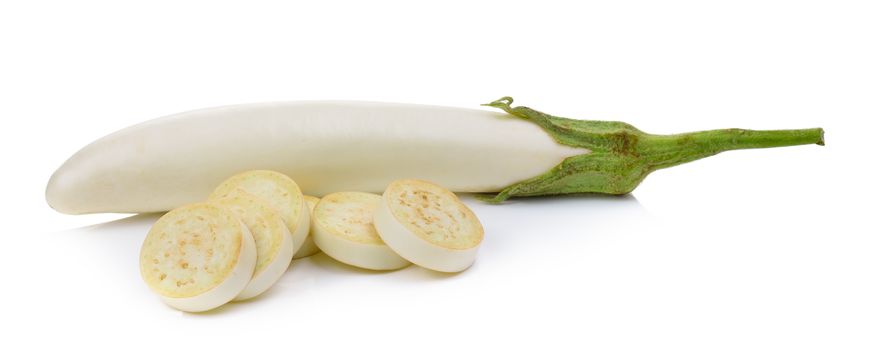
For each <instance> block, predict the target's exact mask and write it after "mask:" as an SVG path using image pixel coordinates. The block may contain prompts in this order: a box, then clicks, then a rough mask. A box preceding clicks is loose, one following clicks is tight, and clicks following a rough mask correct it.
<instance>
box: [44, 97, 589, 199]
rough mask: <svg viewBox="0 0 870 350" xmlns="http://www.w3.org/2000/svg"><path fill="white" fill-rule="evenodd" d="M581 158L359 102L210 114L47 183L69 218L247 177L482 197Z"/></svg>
mask: <svg viewBox="0 0 870 350" xmlns="http://www.w3.org/2000/svg"><path fill="white" fill-rule="evenodd" d="M585 152H587V151H586V150H584V149H577V148H572V147H568V146H564V145H560V144H557V143H556V142H553V139H552V138H551V137H550V136H549V135H547V133H546V132H544V131H543V130H542V129H541V128H539V127H537V126H536V125H534V124H532V123H529V122H527V121H524V120H520V119H517V118H510V117H509V116H507V115H505V114H503V113H498V112H493V111H485V110H475V109H462V108H448V107H435V106H418V105H410V104H388V103H367V102H286V103H261V104H249V105H239V106H228V107H219V108H210V109H203V110H197V111H192V112H186V113H181V114H177V115H173V116H169V117H164V118H160V119H156V120H153V121H149V122H146V123H143V124H139V125H135V126H133V127H130V128H127V129H124V130H121V131H118V132H116V133H113V134H111V135H108V136H106V137H104V138H102V139H99V140H97V141H96V142H94V143H92V144H90V145H88V146H86V147H85V148H83V149H82V150H80V151H79V152H78V153H76V154H75V155H73V156H72V157H71V158H70V159H69V160H67V162H66V163H64V164H63V166H61V168H60V169H58V170H57V172H55V174H54V175H53V176H52V177H51V180H50V181H49V184H48V189H47V191H46V192H47V194H46V196H47V199H48V203H49V205H51V207H52V208H54V209H56V210H57V211H60V212H63V213H69V214H83V213H96V212H129V213H137V212H159V211H166V210H170V209H173V208H176V207H178V206H181V205H184V204H188V203H192V202H196V201H201V200H204V199H205V198H206V197H208V195H209V193H210V192H211V191H212V189H214V188H215V187H216V186H217V185H218V184H220V183H221V181H223V180H224V179H226V178H228V177H230V176H233V175H235V174H237V173H241V172H244V171H247V170H251V169H270V170H275V171H278V172H281V173H284V174H287V175H288V176H290V177H291V178H293V180H295V181H296V183H297V184H299V187H300V188H302V190H303V192H305V194H309V195H313V196H318V197H320V196H323V195H326V194H329V193H333V192H339V191H366V192H381V191H383V190H384V188H386V186H387V184H389V183H390V182H391V181H393V180H396V179H400V178H419V179H426V180H430V181H433V182H436V183H439V184H442V185H443V186H446V187H447V188H449V189H451V190H453V191H459V192H493V191H498V190H500V189H502V188H504V187H506V186H509V185H511V184H513V183H516V182H518V181H521V180H524V179H527V178H530V177H532V176H535V175H538V174H540V173H542V172H544V171H547V170H548V169H550V168H552V167H553V166H555V165H556V164H558V163H559V162H561V161H562V160H563V159H565V158H566V157H570V156H574V155H578V154H582V153H585Z"/></svg>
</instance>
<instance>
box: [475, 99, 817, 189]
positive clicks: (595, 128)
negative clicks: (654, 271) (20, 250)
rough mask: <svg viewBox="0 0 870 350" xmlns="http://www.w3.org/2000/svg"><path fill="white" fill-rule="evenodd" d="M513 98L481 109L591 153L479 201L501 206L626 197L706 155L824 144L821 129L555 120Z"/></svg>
mask: <svg viewBox="0 0 870 350" xmlns="http://www.w3.org/2000/svg"><path fill="white" fill-rule="evenodd" d="M512 103H513V98H511V97H502V98H500V99H498V100H495V101H493V102H490V103H487V104H484V105H483V106H490V107H496V108H500V109H502V110H504V111H505V112H507V113H508V114H510V115H512V116H515V117H518V118H522V119H525V120H528V121H530V122H532V123H535V124H536V125H538V126H539V127H541V128H542V129H544V131H546V132H547V133H548V134H550V136H552V137H553V139H554V140H555V141H556V142H558V143H560V144H563V145H566V146H571V147H580V148H585V149H588V150H589V151H590V152H589V153H586V154H581V155H578V156H573V157H568V158H565V159H564V160H563V161H562V162H561V163H559V164H558V165H556V166H555V167H554V168H552V169H550V170H549V171H547V172H545V173H543V174H541V175H538V176H535V177H533V178H530V179H526V180H523V181H520V182H518V183H515V184H513V185H510V186H508V187H506V188H504V189H502V191H501V192H499V193H498V194H496V195H494V196H488V197H486V196H481V197H479V198H480V199H482V200H484V201H486V202H491V203H500V202H503V201H504V200H506V199H508V198H510V197H528V196H543V195H558V194H570V193H604V194H614V195H619V194H626V193H629V192H631V191H632V190H634V189H635V188H636V187H637V185H639V184H640V182H641V181H643V179H644V178H645V177H646V176H647V175H649V173H651V172H653V171H655V170H658V169H663V168H667V167H672V166H675V165H679V164H683V163H688V162H691V161H693V160H697V159H701V158H705V157H709V156H712V155H715V154H717V153H720V152H724V151H730V150H736V149H750V148H769V147H784V146H797V145H806V144H817V145H824V144H825V140H824V130H822V129H820V128H815V129H799V130H764V131H757V130H746V129H720V130H709V131H699V132H691V133H684V134H675V135H652V134H647V133H645V132H643V131H640V130H638V129H637V128H635V127H633V126H631V125H629V124H627V123H623V122H612V121H590V120H577V119H569V118H560V117H556V116H552V115H549V114H545V113H542V112H539V111H536V110H534V109H531V108H528V107H511V104H512Z"/></svg>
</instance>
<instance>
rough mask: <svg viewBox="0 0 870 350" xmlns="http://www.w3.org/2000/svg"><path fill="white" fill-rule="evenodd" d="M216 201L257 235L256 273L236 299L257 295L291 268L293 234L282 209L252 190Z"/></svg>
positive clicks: (255, 237)
mask: <svg viewBox="0 0 870 350" xmlns="http://www.w3.org/2000/svg"><path fill="white" fill-rule="evenodd" d="M215 203H216V204H219V205H223V206H224V207H226V208H228V209H230V210H232V211H233V212H234V213H235V214H236V215H237V216H238V217H239V218H240V219H241V220H242V223H244V224H245V226H247V227H248V230H250V231H251V234H252V235H253V237H254V242H256V246H257V264H256V267H255V268H254V275H253V276H252V277H251V281H250V282H248V285H247V286H246V287H245V289H244V290H243V291H242V292H241V293H239V295H237V296H236V298H235V299H234V300H246V299H250V298H253V297H256V296H258V295H260V294H262V293H263V292H265V291H266V290H268V289H269V288H270V287H272V285H273V284H275V282H277V281H278V279H279V278H281V276H282V275H283V274H284V272H285V271H287V267H288V266H289V265H290V261H291V260H292V259H293V236H291V235H290V230H288V229H287V225H286V224H285V223H284V220H283V219H281V215H280V214H279V213H278V211H277V210H275V209H274V208H272V207H271V206H269V204H268V203H266V202H265V201H263V200H262V199H260V198H259V197H256V196H254V195H252V194H248V193H247V192H242V191H237V192H235V193H233V194H232V195H229V196H225V197H222V198H219V199H217V200H216V201H215Z"/></svg>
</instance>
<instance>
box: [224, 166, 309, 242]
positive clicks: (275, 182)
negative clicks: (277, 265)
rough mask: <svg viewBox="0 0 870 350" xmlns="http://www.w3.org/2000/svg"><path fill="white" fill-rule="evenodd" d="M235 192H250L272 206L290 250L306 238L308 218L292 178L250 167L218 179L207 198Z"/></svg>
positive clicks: (301, 196)
mask: <svg viewBox="0 0 870 350" xmlns="http://www.w3.org/2000/svg"><path fill="white" fill-rule="evenodd" d="M238 191H242V192H246V193H249V194H252V195H254V196H256V197H258V198H260V199H262V200H263V201H265V202H266V203H268V204H269V205H270V206H272V207H273V208H275V210H277V211H278V212H279V213H280V214H281V218H282V219H283V220H284V223H285V224H286V225H287V228H288V229H289V230H290V234H291V235H292V236H293V249H294V250H293V253H294V254H295V253H296V251H297V250H299V248H301V247H302V243H303V242H305V239H306V238H308V228H309V226H310V224H311V220H310V219H309V215H308V208H307V206H306V205H305V198H304V197H303V195H302V190H300V189H299V185H297V184H296V182H294V181H293V179H291V178H289V177H288V176H287V175H284V174H282V173H279V172H275V171H271V170H250V171H246V172H243V173H239V174H235V175H233V176H232V177H230V178H228V179H226V180H224V181H223V182H221V183H220V185H218V186H217V188H215V189H214V191H213V192H212V193H211V195H209V200H216V199H219V198H221V197H224V196H229V195H232V194H233V193H235V192H238Z"/></svg>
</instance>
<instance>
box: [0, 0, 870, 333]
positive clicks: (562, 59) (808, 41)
mask: <svg viewBox="0 0 870 350" xmlns="http://www.w3.org/2000/svg"><path fill="white" fill-rule="evenodd" d="M567 3H568V2H564V4H563V3H558V2H547V1H535V2H527V3H517V2H512V1H489V2H470V1H439V2H431V3H418V2H413V1H395V2H391V1H376V0H366V1H347V2H338V1H318V2H313V1H312V2H309V3H298V4H297V3H293V2H278V1H276V2H263V1H245V2H238V3H236V4H231V3H224V2H219V1H201V2H184V1H148V2H145V1H143V2H136V3H131V2H122V1H57V2H48V1H4V2H2V3H0V118H2V122H3V123H2V127H0V130H2V131H0V142H2V145H0V152H2V154H0V155H2V158H0V159H2V164H3V171H2V175H0V176H2V187H3V190H2V194H3V200H2V201H0V206H2V208H0V209H2V217H3V226H2V227H3V229H2V232H0V239H2V253H0V262H2V263H0V276H2V280H0V281H2V282H0V283H2V288H0V293H2V294H0V300H2V303H3V304H2V308H0V322H2V326H0V329H2V336H0V348H4V349H13V348H35V347H39V346H49V345H50V346H54V347H58V346H64V347H76V348H78V347H84V346H87V347H88V348H95V349H96V348H122V347H123V348H128V347H130V348H150V349H164V348H182V347H186V346H200V347H202V348H204V347H205V346H208V347H209V348H229V349H233V348H234V349H257V348H263V347H267V346H268V347H270V348H274V347H277V348H300V349H301V348H313V347H323V348H337V347H339V346H341V347H343V348H422V349H426V348H451V349H458V348H465V347H471V346H475V347H477V348H481V349H483V348H495V347H496V346H499V347H510V348H514V347H525V348H580V347H581V346H582V347H583V348H589V349H623V348H624V349H735V348H739V349H867V348H868V347H870V237H868V235H870V230H868V224H867V215H868V214H867V208H868V205H867V202H868V195H870V191H868V189H867V186H868V182H867V181H868V176H867V171H866V170H865V169H866V163H867V156H866V153H867V151H868V146H867V144H868V140H867V132H868V130H867V127H868V122H867V120H868V119H870V99H868V98H870V68H868V67H870V45H868V44H870V41H868V39H870V24H868V23H870V20H868V18H870V12H868V10H867V8H866V7H865V6H866V2H863V4H862V1H852V2H849V1H767V0H752V1H715V2H710V1H649V2H647V1H637V2H632V1H606V2H604V1H602V2H600V3H594V4H593V3H579V2H574V4H573V5H568V4H567ZM506 94H510V95H512V96H514V97H515V98H516V99H517V103H518V104H519V105H527V106H531V107H533V108H537V109H540V110H543V111H545V112H550V113H552V114H556V115H561V116H571V117H577V118H587V119H612V120H623V121H627V122H630V123H633V124H634V125H636V126H637V127H639V128H641V129H643V130H645V131H648V132H656V133H671V132H684V131H694V130H701V129H712V128H723V127H744V128H753V129H770V128H806V127H817V126H822V127H824V128H825V129H826V131H827V142H828V146H826V147H817V146H803V147H794V148H783V149H768V150H752V151H739V152H730V153H726V154H722V155H718V156H716V157H713V158H709V159H705V160H701V161H698V162H695V163H691V164H688V165H683V166H680V167H677V168H672V169H667V170H663V171H659V172H657V173H655V174H653V175H651V176H650V177H649V178H648V179H647V180H646V181H645V182H644V183H643V184H642V185H641V186H640V187H639V188H638V189H637V190H636V191H635V192H634V194H633V195H632V196H627V197H621V198H576V197H575V198H549V199H535V200H517V201H512V202H511V203H509V204H506V205H500V206H489V205H483V204H480V203H478V202H475V201H474V200H473V199H471V198H467V199H468V202H469V203H470V205H471V206H472V208H473V209H474V210H476V212H477V213H478V214H479V216H480V218H481V220H482V222H483V224H484V226H485V228H486V229H487V231H486V233H487V236H486V240H485V241H484V243H483V246H482V248H481V250H480V255H479V257H478V261H477V262H476V264H475V265H474V266H473V267H472V268H471V269H469V270H468V271H466V272H464V273H461V274H458V275H454V276H450V275H442V274H436V273H432V272H427V271H425V270H423V269H420V268H414V267H412V268H408V269H405V270H401V271H397V272H391V273H372V272H366V271H362V270H359V269H355V268H350V267H347V266H344V265H341V264H338V263H335V262H333V261H331V260H330V259H329V258H327V257H324V256H322V255H321V256H316V257H314V258H309V259H304V260H301V261H297V262H295V263H294V264H293V265H292V266H291V269H290V271H289V272H288V273H287V274H286V275H285V276H284V277H283V278H282V279H281V280H280V282H279V284H278V285H277V286H276V287H275V288H274V289H273V290H272V291H270V292H269V293H268V294H265V295H263V296H262V297H261V298H259V299H258V300H254V301H251V302H246V303H241V304H233V305H229V306H227V307H224V308H222V309H220V310H217V311H215V312H212V313H208V314H203V315H193V314H184V313H181V312H178V311H175V310H173V309H170V308H168V307H166V306H164V305H163V304H162V303H161V302H160V301H159V300H158V299H157V297H155V296H154V295H153V294H151V293H150V292H149V291H148V289H147V288H146V286H145V285H144V283H142V282H141V280H140V279H139V274H138V249H139V244H140V243H141V241H142V239H143V237H144V235H145V233H146V231H147V229H148V227H149V225H150V223H151V222H153V221H154V220H155V218H156V216H153V215H152V216H138V217H133V218H129V219H124V220H120V221H111V220H115V219H118V218H121V217H123V216H119V215H90V216H79V217H75V216H66V215H62V214H59V213H56V212H53V211H52V210H51V209H50V208H49V207H48V206H47V205H46V204H45V200H44V194H43V193H44V186H45V183H46V181H47V180H48V178H49V176H50V175H51V173H52V172H53V171H54V170H55V169H56V168H57V167H58V166H60V164H61V163H62V162H63V161H64V160H65V159H66V158H67V157H69V156H70V155H72V154H73V153H74V152H75V151H76V150H78V149H79V148H80V147H82V146H84V145H85V144H87V143H88V142H90V141H92V140H95V139H96V138H98V137H100V136H103V135H105V134H107V133H110V132H112V131H115V130H117V129H120V128H122V127H125V126H128V125H131V124H134V123H137V122H140V121H144V120H148V119H151V118H154V117H159V116H162V115H166V114H171V113H175V112H181V111H185V110H190V109H195V108H201V107H209V106H216V105H224V104H235V103H244V102H256V101H270V100H300V99H358V100H376V101H393V102H412V103H423V104H441V105H451V106H460V107H473V106H476V105H477V104H479V103H482V102H488V101H490V100H493V99H495V98H498V97H501V96H503V95H506ZM457 127H461V126H459V125H457ZM186 348H189V347H186Z"/></svg>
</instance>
